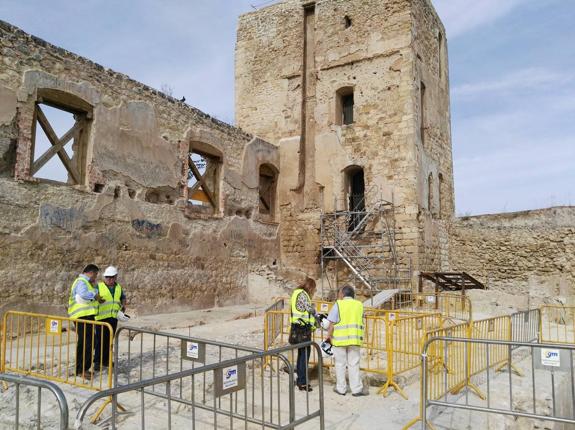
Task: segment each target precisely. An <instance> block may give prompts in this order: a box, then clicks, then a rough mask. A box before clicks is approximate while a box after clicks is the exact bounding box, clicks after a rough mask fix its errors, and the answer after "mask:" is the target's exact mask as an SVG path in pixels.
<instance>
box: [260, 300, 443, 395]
mask: <svg viewBox="0 0 575 430" xmlns="http://www.w3.org/2000/svg"><path fill="white" fill-rule="evenodd" d="M289 316H290V312H289V310H287V309H284V310H269V311H267V312H266V313H265V317H264V349H265V350H267V349H270V348H272V347H276V346H282V345H285V344H286V343H287V341H288V337H289V331H290V323H289ZM442 324H443V320H442V317H441V315H440V314H439V313H435V314H431V313H417V312H414V311H390V310H379V309H370V308H366V309H365V316H364V326H365V330H364V341H363V346H362V354H361V364H360V368H361V370H362V371H364V372H367V373H372V374H380V375H386V376H387V381H386V383H385V384H384V386H383V387H382V388H381V389H380V390H379V393H381V394H383V395H384V396H387V394H388V389H389V388H393V389H395V391H397V392H398V393H399V394H400V395H402V396H403V397H405V398H406V399H407V396H406V394H405V392H404V391H403V390H402V389H401V388H400V387H399V385H398V384H397V382H396V377H397V375H399V374H401V373H403V372H407V371H409V370H412V369H415V368H417V367H418V366H419V363H420V345H421V342H422V340H423V337H424V336H425V333H426V332H427V331H428V330H431V329H434V328H438V327H441V326H442ZM324 337H325V333H324V332H323V330H316V331H314V332H313V334H312V339H313V340H314V341H316V342H321V341H322V340H323V338H324ZM310 362H311V363H313V362H314V357H311V359H310ZM323 363H324V366H325V367H331V366H332V365H333V364H332V362H331V361H330V360H328V359H324V361H323Z"/></svg>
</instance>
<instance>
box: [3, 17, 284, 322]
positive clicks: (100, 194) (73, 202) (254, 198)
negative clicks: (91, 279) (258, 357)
mask: <svg viewBox="0 0 575 430" xmlns="http://www.w3.org/2000/svg"><path fill="white" fill-rule="evenodd" d="M0 54H1V55H0V63H1V64H2V67H1V68H0V311H1V310H3V309H6V308H8V307H19V308H22V307H27V308H33V309H37V310H38V309H41V310H51V311H63V310H64V307H65V304H66V303H67V296H68V291H69V286H70V284H71V282H72V280H73V278H74V276H75V275H76V274H77V273H78V271H79V270H81V268H82V267H83V266H84V265H85V264H87V263H89V262H94V263H96V264H98V265H100V266H106V265H108V264H114V265H117V266H118V267H119V269H120V282H121V283H122V284H124V285H125V287H126V290H127V292H128V295H129V304H130V306H131V307H137V308H139V309H140V310H141V311H147V310H154V311H161V310H167V309H169V310H176V309H179V308H199V307H207V306H213V305H222V304H230V303H237V302H242V301H245V300H246V297H247V288H246V287H247V279H248V276H247V274H248V270H249V266H250V264H252V265H263V264H272V262H274V260H276V259H277V258H278V226H277V224H274V223H269V222H268V223H262V222H259V221H258V213H257V211H258V178H259V176H258V170H259V165H260V164H263V163H267V164H271V165H273V166H274V167H275V168H276V169H277V170H278V171H279V170H280V165H279V162H280V160H279V152H278V151H277V148H276V147H275V146H274V145H271V144H269V143H267V142H263V141H261V140H260V139H255V138H254V137H252V136H251V135H249V134H246V133H244V132H242V131H241V130H239V129H237V128H234V127H232V126H229V125H227V124H224V123H222V122H220V121H217V120H215V119H213V118H210V117H209V116H207V115H206V114H204V113H202V112H200V111H198V110H197V109H194V108H191V107H189V106H187V105H185V104H183V103H180V102H178V101H176V100H174V99H171V98H169V97H166V96H165V95H163V94H161V93H160V92H158V91H156V90H154V89H152V88H149V87H146V86H145V85H143V84H140V83H138V82H135V81H133V80H131V79H130V78H128V77H127V76H125V75H122V74H119V73H116V72H114V71H111V70H109V69H105V68H103V67H102V66H100V65H98V64H95V63H93V62H91V61H89V60H87V59H84V58H81V57H79V56H76V55H74V54H72V53H70V52H67V51H65V50H63V49H60V48H57V47H55V46H53V45H50V44H48V43H46V42H44V41H42V40H40V39H38V38H35V37H33V36H30V35H28V34H26V33H24V32H22V31H21V30H19V29H17V28H15V27H13V26H11V25H9V24H7V23H4V22H1V21H0ZM45 91H51V92H52V93H54V94H63V95H71V96H73V97H75V98H76V99H78V100H81V101H82V103H85V104H87V105H89V106H90V107H91V109H92V120H91V121H90V130H89V140H88V142H87V148H86V152H87V161H86V168H85V174H84V177H83V178H82V183H81V184H80V185H74V186H69V185H54V184H49V183H45V182H43V181H39V180H37V179H35V178H32V177H30V158H31V144H32V137H33V136H32V130H33V128H32V126H33V115H34V106H35V103H36V102H37V101H38V97H39V94H43V93H44V92H45ZM197 142H200V143H201V144H202V145H209V146H210V147H212V148H214V150H215V151H218V152H219V153H221V154H223V156H222V164H221V168H220V185H219V189H220V192H219V198H218V209H217V211H215V213H214V214H213V215H206V214H202V213H198V212H197V211H194V210H191V208H190V206H189V205H188V204H187V187H186V184H187V174H188V164H187V157H188V150H189V147H190V145H192V146H194V145H195V144H196V143H197ZM62 168H63V167H62ZM150 192H153V193H156V194H158V195H160V194H161V195H162V196H164V195H165V197H166V198H165V199H163V200H161V201H160V202H157V203H152V202H150V201H146V196H147V195H148V194H149V193H150ZM224 267H225V268H226V270H222V268H224Z"/></svg>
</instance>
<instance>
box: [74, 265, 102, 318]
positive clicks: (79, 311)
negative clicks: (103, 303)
mask: <svg viewBox="0 0 575 430" xmlns="http://www.w3.org/2000/svg"><path fill="white" fill-rule="evenodd" d="M80 281H83V282H85V283H86V284H87V285H88V291H90V292H95V291H96V289H95V288H94V287H93V285H92V283H91V282H90V281H87V280H86V279H84V278H80V277H79V276H78V277H77V278H76V279H75V280H74V282H73V283H72V288H71V289H70V297H69V298H68V317H70V318H72V319H78V318H81V317H87V316H90V315H96V314H97V313H98V302H97V301H96V300H92V301H91V302H89V303H76V297H75V295H74V289H75V288H76V285H78V282H80Z"/></svg>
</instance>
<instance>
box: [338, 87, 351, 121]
mask: <svg viewBox="0 0 575 430" xmlns="http://www.w3.org/2000/svg"><path fill="white" fill-rule="evenodd" d="M353 108H354V99H353V87H343V88H340V89H339V90H337V92H336V103H335V123H336V124H337V125H350V124H353Z"/></svg>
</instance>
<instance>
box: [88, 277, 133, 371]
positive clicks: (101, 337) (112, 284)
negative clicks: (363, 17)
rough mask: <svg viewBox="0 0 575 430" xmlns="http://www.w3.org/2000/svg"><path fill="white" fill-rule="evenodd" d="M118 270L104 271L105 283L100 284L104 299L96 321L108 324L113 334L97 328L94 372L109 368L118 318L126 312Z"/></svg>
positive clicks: (100, 292)
mask: <svg viewBox="0 0 575 430" xmlns="http://www.w3.org/2000/svg"><path fill="white" fill-rule="evenodd" d="M117 280H118V269H116V268H115V267H114V266H110V267H107V268H106V270H104V281H103V282H102V281H100V282H99V283H98V293H99V294H100V297H102V299H104V300H103V301H102V302H101V303H100V305H99V306H98V313H97V314H96V321H100V322H103V323H108V324H110V326H111V327H112V333H110V330H109V329H108V328H107V327H105V326H101V325H98V326H96V340H95V342H96V347H95V352H94V371H95V372H97V371H99V370H100V369H101V368H102V367H108V366H109V360H110V345H111V342H112V339H113V338H114V333H116V328H117V327H118V318H119V317H121V316H122V315H123V312H124V311H125V310H126V296H125V294H124V290H123V289H122V286H121V285H120V284H118V282H117Z"/></svg>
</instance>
